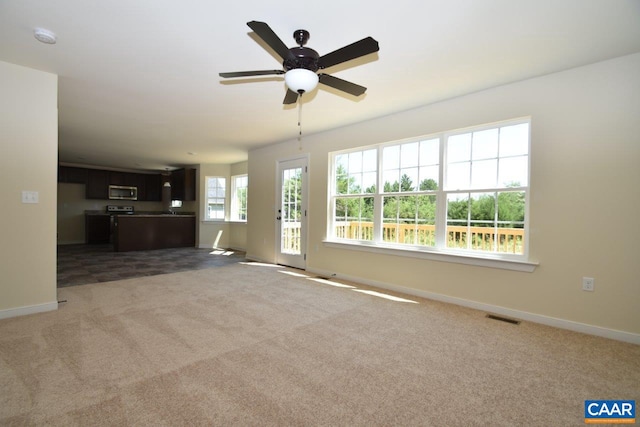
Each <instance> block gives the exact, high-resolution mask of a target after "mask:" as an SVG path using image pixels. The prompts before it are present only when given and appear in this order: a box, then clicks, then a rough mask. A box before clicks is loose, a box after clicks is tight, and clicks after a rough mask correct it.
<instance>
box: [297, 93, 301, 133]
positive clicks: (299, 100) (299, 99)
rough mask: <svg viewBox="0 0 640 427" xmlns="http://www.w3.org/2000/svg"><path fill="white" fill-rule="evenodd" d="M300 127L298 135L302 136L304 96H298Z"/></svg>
mask: <svg viewBox="0 0 640 427" xmlns="http://www.w3.org/2000/svg"><path fill="white" fill-rule="evenodd" d="M298 128H299V129H300V130H299V133H298V135H299V136H302V96H299V97H298Z"/></svg>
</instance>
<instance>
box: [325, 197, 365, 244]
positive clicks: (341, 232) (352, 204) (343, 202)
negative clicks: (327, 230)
mask: <svg viewBox="0 0 640 427" xmlns="http://www.w3.org/2000/svg"><path fill="white" fill-rule="evenodd" d="M334 216H335V219H336V220H335V221H334V235H335V237H337V238H339V239H351V240H373V197H350V198H346V197H345V198H337V199H336V206H335V213H334Z"/></svg>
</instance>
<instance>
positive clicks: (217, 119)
mask: <svg viewBox="0 0 640 427" xmlns="http://www.w3.org/2000/svg"><path fill="white" fill-rule="evenodd" d="M252 20H257V21H264V22H266V23H268V24H269V25H270V26H271V28H272V29H273V30H274V31H275V32H276V34H278V35H279V36H280V38H281V39H282V40H283V42H284V43H285V44H286V45H287V46H294V45H295V42H294V40H293V38H292V34H293V32H294V31H295V30H297V29H306V30H308V31H309V32H310V33H311V38H310V39H309V42H308V43H307V47H311V48H313V49H315V50H316V51H318V53H319V54H320V55H323V54H326V53H329V52H331V51H333V50H335V49H338V48H340V47H342V46H344V45H347V44H350V43H352V42H354V41H357V40H360V39H362V38H364V37H366V36H372V37H373V38H375V39H376V40H377V41H378V42H379V43H380V52H378V53H376V54H371V55H368V56H366V57H363V58H361V59H359V60H354V61H351V62H348V63H345V64H340V65H338V66H335V67H333V68H328V69H326V70H325V72H327V73H330V74H332V75H335V76H336V77H340V78H342V79H346V80H349V81H352V82H354V83H357V84H360V85H362V86H366V87H367V88H368V91H367V93H366V94H365V95H364V96H362V97H359V98H355V97H353V96H351V95H345V94H342V93H339V92H337V91H335V90H333V89H331V88H327V87H326V86H323V85H319V89H317V90H315V91H313V92H311V93H309V94H305V96H304V97H303V100H304V101H303V102H304V103H303V108H302V114H303V116H302V117H303V132H304V134H312V133H316V132H320V131H324V130H327V129H332V128H336V127H339V126H344V125H347V124H350V123H355V122H360V121H363V120H367V119H371V118H375V117H380V116H384V115H387V114H391V113H394V112H398V111H403V110H407V109H411V108H414V107H417V106H420V105H425V104H429V103H432V102H435V101H438V100H442V99H447V98H451V97H455V96H458V95H462V94H465V93H470V92H474V91H478V90H481V89H485V88H489V87H494V86H497V85H502V84H505V83H509V82H514V81H518V80H522V79H526V78H530V77H534V76H539V75H544V74H548V73H553V72H556V71H560V70H564V69H568V68H572V67H576V66H580V65H585V64H588V63H593V62H597V61H601V60H605V59H609V58H614V57H617V56H622V55H627V54H630V53H635V52H640V1H638V0H608V1H605V0H535V1H531V0H530V1H525V0H447V1H445V0H419V1H406V0H396V1H393V2H389V1H379V0H370V1H367V2H365V1H361V0H359V1H355V0H324V1H316V2H306V1H299V0H298V1H289V0H280V1H278V2H265V1H264V0H243V1H236V2H224V3H223V2H217V1H212V0H183V1H175V0H109V1H98V0H3V1H1V2H0V60H1V61H5V62H10V63H14V64H19V65H24V66H27V67H31V68H35V69H38V70H43V71H48V72H51V73H55V74H57V75H58V76H59V100H58V102H59V160H60V161H61V162H66V163H76V164H88V165H96V166H103V167H118V168H127V169H142V170H163V169H165V168H167V167H170V168H173V167H177V166H180V165H186V164H195V163H235V162H239V161H243V160H245V159H246V158H247V151H248V150H249V149H251V148H254V147H258V146H262V145H266V144H271V143H274V142H278V141H284V140H289V139H292V138H295V137H296V136H297V134H298V127H297V123H298V110H297V107H296V106H295V105H294V106H283V105H282V100H283V98H284V94H285V86H284V81H283V79H282V77H281V76H274V77H267V78H249V79H240V81H231V80H223V79H221V78H220V77H219V76H218V73H219V72H225V71H248V70H265V69H278V68H281V65H280V64H279V62H278V60H276V59H275V57H274V55H273V54H272V53H269V52H268V51H267V50H265V49H264V48H263V46H264V43H263V42H262V41H261V40H260V39H259V38H257V37H256V36H255V34H253V33H252V32H251V29H250V28H249V27H247V25H246V23H247V22H249V21H252ZM37 27H41V28H46V29H48V30H51V31H53V32H54V33H55V34H56V35H57V38H58V42H57V44H55V45H45V44H42V43H40V42H38V41H36V39H35V38H34V37H33V30H34V28H37ZM189 153H195V154H189Z"/></svg>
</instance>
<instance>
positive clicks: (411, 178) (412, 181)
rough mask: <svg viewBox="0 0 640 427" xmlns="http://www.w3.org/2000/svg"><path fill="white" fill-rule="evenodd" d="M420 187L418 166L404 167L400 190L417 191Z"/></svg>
mask: <svg viewBox="0 0 640 427" xmlns="http://www.w3.org/2000/svg"><path fill="white" fill-rule="evenodd" d="M417 189H418V168H409V169H402V176H401V177H400V191H416V190H417Z"/></svg>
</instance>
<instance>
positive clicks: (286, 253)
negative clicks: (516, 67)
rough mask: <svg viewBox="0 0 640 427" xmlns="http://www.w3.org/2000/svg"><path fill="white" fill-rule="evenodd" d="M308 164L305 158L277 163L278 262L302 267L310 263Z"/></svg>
mask: <svg viewBox="0 0 640 427" xmlns="http://www.w3.org/2000/svg"><path fill="white" fill-rule="evenodd" d="M307 163H308V159H307V158H306V157H302V158H298V159H292V160H284V161H280V162H278V194H277V198H278V199H277V201H276V203H277V204H276V206H278V210H277V215H276V224H277V236H278V239H277V244H278V248H277V251H276V258H277V259H276V262H277V263H278V264H282V265H288V266H291V267H295V268H301V269H303V270H304V269H305V268H306V266H307V263H306V258H307V247H306V240H307V238H306V236H307Z"/></svg>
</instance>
